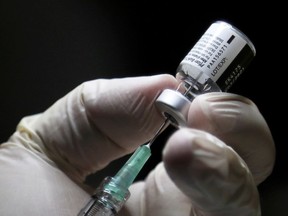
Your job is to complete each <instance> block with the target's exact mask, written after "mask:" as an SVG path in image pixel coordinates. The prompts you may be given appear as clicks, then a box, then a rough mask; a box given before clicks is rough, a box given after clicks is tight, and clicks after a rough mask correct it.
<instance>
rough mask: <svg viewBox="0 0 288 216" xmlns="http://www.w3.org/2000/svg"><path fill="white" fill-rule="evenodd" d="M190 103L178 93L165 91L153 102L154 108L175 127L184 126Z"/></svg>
mask: <svg viewBox="0 0 288 216" xmlns="http://www.w3.org/2000/svg"><path fill="white" fill-rule="evenodd" d="M190 104H191V101H189V100H188V99H187V98H186V97H185V96H184V95H182V94H181V93H180V92H178V91H175V90H170V89H165V90H164V91H163V92H162V93H161V94H160V95H159V97H158V98H157V99H156V101H155V105H156V107H157V108H158V109H159V110H161V112H162V114H163V115H164V116H165V117H168V118H169V120H170V121H171V123H172V124H174V125H175V126H177V127H179V126H185V125H186V122H187V119H186V118H187V116H188V111H189V107H190Z"/></svg>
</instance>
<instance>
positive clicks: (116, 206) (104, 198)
mask: <svg viewBox="0 0 288 216" xmlns="http://www.w3.org/2000/svg"><path fill="white" fill-rule="evenodd" d="M168 124H169V121H168V119H166V120H165V121H164V123H163V124H162V125H161V126H160V128H159V129H158V131H157V132H156V133H155V135H154V136H153V138H152V139H151V140H150V141H149V142H148V143H147V144H144V145H142V146H140V147H138V148H137V149H136V151H135V152H134V153H133V155H132V156H131V157H130V158H129V159H128V161H127V162H126V163H125V164H124V166H123V167H122V168H121V169H120V170H119V171H118V172H117V174H116V175H115V176H114V177H106V178H105V179H104V180H103V182H102V183H101V185H100V186H99V187H98V188H97V190H96V193H95V194H94V195H93V196H92V198H91V199H90V201H89V202H88V204H87V205H86V206H85V207H84V208H83V209H82V210H81V211H80V212H79V214H78V216H113V215H115V214H116V213H117V212H118V211H119V210H120V209H121V207H122V206H123V204H124V203H125V202H126V200H127V199H128V198H129V196H130V192H129V190H128V188H129V187H130V185H131V184H132V183H133V181H134V180H135V178H136V177H137V175H138V173H139V172H140V170H141V169H142V167H143V166H144V164H145V163H146V161H147V160H148V159H149V157H150V156H151V149H150V146H151V145H152V143H153V142H154V141H155V139H156V138H157V137H158V136H159V134H160V133H161V132H162V131H163V129H164V128H165V127H166V126H167V125H168Z"/></svg>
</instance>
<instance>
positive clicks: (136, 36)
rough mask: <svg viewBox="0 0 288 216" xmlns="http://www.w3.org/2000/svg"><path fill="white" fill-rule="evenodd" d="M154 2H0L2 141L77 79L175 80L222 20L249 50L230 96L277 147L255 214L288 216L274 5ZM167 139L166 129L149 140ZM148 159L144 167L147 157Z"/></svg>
mask: <svg viewBox="0 0 288 216" xmlns="http://www.w3.org/2000/svg"><path fill="white" fill-rule="evenodd" d="M155 2H156V1H154V3H149V2H148V1H146V2H144V1H142V2H140V1H139V2H129V1H128V2H122V1H121V2H118V1H105V3H103V1H80V0H79V1H75V0H71V1H68V0H58V1H56V0H34V1H32V0H26V1H22V0H0V80H1V84H0V99H1V108H0V119H1V130H0V141H1V142H4V141H5V140H7V138H8V137H9V136H10V135H11V134H12V133H13V131H14V130H15V127H16V125H17V123H18V122H19V120H20V119H21V118H22V117H23V116H26V115H30V114H34V113H38V112H42V111H44V110H45V109H46V108H47V107H48V106H50V105H51V104H52V103H53V102H55V101H56V100H57V99H59V98H60V97H62V96H64V95H65V94H66V93H68V92H69V91H71V90H72V89H73V88H75V87H76V86H77V85H79V84H81V83H82V82H84V81H87V80H91V79H96V78H114V77H125V76H139V75H154V74H159V73H170V74H173V75H174V74H175V70H176V67H177V66H178V64H179V62H180V61H181V60H182V58H183V57H184V56H185V55H186V54H187V52H188V51H189V50H190V49H191V48H192V46H193V45H194V44H195V42H196V41H197V40H198V39H199V37H200V36H201V35H202V34H203V33H204V31H205V30H206V29H207V28H208V26H209V25H210V24H211V23H212V22H214V21H215V20H219V19H220V20H226V21H228V22H230V23H231V24H233V25H235V26H236V27H237V28H239V29H240V30H242V31H243V32H244V33H245V34H246V35H247V36H248V37H249V38H250V39H251V40H252V42H253V43H254V45H255V47H256V50H257V54H256V58H255V59H254V60H253V62H252V63H251V65H250V67H249V68H248V69H247V70H246V71H245V73H244V74H243V75H242V76H241V77H240V78H239V80H238V81H237V82H236V83H235V85H234V86H233V87H232V88H231V89H230V91H231V92H234V93H238V94H241V95H244V96H246V97H248V98H250V99H252V100H253V101H254V102H255V103H256V104H257V105H258V107H259V109H260V111H261V112H262V114H263V115H264V117H265V118H266V120H267V122H268V124H269V126H270V128H271V131H272V134H273V137H274V140H275V144H276V147H277V161H276V165H275V169H274V171H273V173H272V175H271V176H270V177H269V178H268V179H267V180H266V181H265V182H264V183H262V184H261V185H260V186H259V191H260V194H261V202H262V208H263V216H282V215H287V210H288V205H287V204H288V201H287V197H286V193H287V192H288V178H287V175H286V171H287V161H288V159H287V158H288V157H287V156H286V154H287V153H288V151H287V147H286V139H285V138H286V137H285V135H286V134H285V132H286V130H285V131H284V129H287V125H286V122H287V115H286V112H285V111H286V109H285V108H286V107H285V105H284V103H287V102H286V95H285V96H284V93H285V92H287V90H284V89H286V87H285V85H286V81H285V79H284V78H283V77H284V76H286V74H285V73H286V70H287V69H286V68H287V67H286V66H285V65H286V64H287V61H286V60H285V55H284V54H283V51H285V49H284V46H285V36H284V34H283V31H284V30H283V27H284V25H283V23H284V18H283V17H281V13H280V12H279V8H281V6H280V5H277V7H278V9H277V8H276V9H275V8H273V5H275V4H270V5H264V3H261V4H262V5H261V9H260V8H259V7H258V6H257V7H255V8H253V7H251V5H250V4H249V2H248V3H245V2H239V3H237V2H234V3H233V5H231V2H223V1H222V2H214V3H213V2H203V1H202V2H198V1H197V2H196V1H195V2H193V1H191V2H186V1H176V2H171V3H170V4H169V3H161V2H156V3H155ZM265 7H266V8H267V10H265V9H263V8H265ZM271 14H274V15H273V16H272V15H271ZM286 133H287V132H286ZM166 136H169V130H168V131H167V133H164V134H163V135H161V137H160V138H159V140H158V141H157V142H159V143H160V142H161V143H163V141H165V139H166ZM159 155H160V153H159ZM159 155H158V157H160V156H159ZM154 158H157V154H155V157H154ZM149 163H150V164H148V165H147V166H148V167H151V168H152V166H153V163H154V161H151V162H149Z"/></svg>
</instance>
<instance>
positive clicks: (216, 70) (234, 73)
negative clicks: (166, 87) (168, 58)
mask: <svg viewBox="0 0 288 216" xmlns="http://www.w3.org/2000/svg"><path fill="white" fill-rule="evenodd" d="M249 42H250V41H248V39H247V38H246V37H245V36H244V35H243V34H242V33H241V32H240V31H239V30H237V29H235V28H233V27H232V26H231V25H229V24H227V23H225V22H215V23H213V24H212V25H211V26H210V27H209V28H208V29H207V31H206V32H205V33H204V34H203V35H202V37H201V38H200V39H199V40H198V42H197V43H196V44H195V46H194V47H193V48H192V49H191V50H190V52H189V53H188V54H187V55H186V57H185V58H184V59H183V60H182V62H181V63H180V64H188V65H191V66H192V67H193V68H195V70H194V71H188V74H189V75H190V76H192V77H194V76H195V72H196V71H198V72H203V73H205V74H206V75H208V77H209V78H210V79H212V80H213V81H214V82H216V83H217V84H218V85H219V86H220V87H221V89H222V90H224V91H227V90H228V89H229V88H230V86H231V85H232V84H233V83H234V81H235V80H236V79H237V78H238V77H239V75H240V74H241V73H242V72H243V71H244V69H245V68H246V66H247V64H248V63H250V60H251V59H252V58H253V57H254V55H255V50H253V48H254V47H253V45H252V43H249ZM198 72H196V73H198ZM190 73H191V74H190ZM201 79H202V80H201ZM205 79H207V78H205V76H202V77H201V78H200V80H198V82H200V83H204V82H205V81H206V80H205Z"/></svg>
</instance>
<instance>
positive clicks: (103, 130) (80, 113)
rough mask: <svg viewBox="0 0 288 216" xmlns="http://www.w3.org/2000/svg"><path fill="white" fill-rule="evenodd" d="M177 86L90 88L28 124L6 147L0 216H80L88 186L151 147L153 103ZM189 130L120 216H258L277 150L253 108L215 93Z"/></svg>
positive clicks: (108, 84)
mask: <svg viewBox="0 0 288 216" xmlns="http://www.w3.org/2000/svg"><path fill="white" fill-rule="evenodd" d="M176 86H177V81H176V79H175V78H174V77H172V76H170V75H158V76H151V77H138V78H123V79H112V80H104V79H99V80H94V81H89V82H85V83H83V84H82V85H80V86H78V87H77V88H76V89H74V90H73V91H71V92H70V93H69V94H67V95H66V96H65V97H63V98H61V99H60V100H58V101H57V102H56V103H55V104H54V105H52V106H51V107H50V108H49V109H47V110H46V111H45V112H44V113H40V114H36V115H33V116H28V117H25V118H23V119H22V120H21V122H20V123H19V125H18V127H17V130H16V132H15V133H14V134H13V135H12V136H11V138H10V139H9V140H8V141H7V142H6V143H4V144H2V145H1V146H0V171H1V173H2V174H1V175H0V194H1V196H0V197H1V198H0V215H43V216H45V215H49V216H50V215H67V216H68V215H69V216H70V215H77V213H78V212H79V211H80V209H81V208H82V207H83V206H84V205H85V204H86V203H87V201H88V200H89V199H90V194H89V193H90V192H91V191H90V190H89V189H88V188H86V187H85V186H84V185H83V184H82V182H83V181H84V180H85V177H86V176H87V175H89V174H90V173H93V172H96V171H97V170H100V169H102V168H104V167H105V166H106V165H107V164H109V162H111V161H112V160H114V159H116V158H119V157H121V156H123V155H125V154H128V153H131V152H132V151H134V150H135V149H136V148H137V147H138V146H139V145H141V144H143V143H145V142H147V141H148V140H149V139H150V138H151V137H152V136H153V134H154V133H155V132H156V130H157V129H158V127H159V126H160V125H161V123H162V122H163V117H162V116H161V114H160V112H158V110H156V108H155V106H154V104H153V102H154V100H155V99H156V97H157V95H158V94H159V93H160V92H161V91H162V90H163V89H166V88H172V89H175V87H176ZM188 122H189V128H182V129H179V130H178V131H177V132H176V133H175V134H173V135H172V136H171V138H170V139H169V141H168V143H167V145H166V147H165V149H164V152H163V163H160V164H159V165H158V166H157V167H156V168H155V169H154V170H153V171H151V173H150V174H149V176H148V177H147V179H146V180H145V181H143V182H139V183H135V184H133V185H132V187H131V190H130V191H131V197H130V199H129V200H128V202H127V205H126V206H125V207H124V208H123V209H122V211H121V212H120V215H131V216H132V215H135V216H136V215H137V216H138V215H157V216H158V215H159V216H161V215H165V216H166V215H185V216H186V215H187V216H188V215H207V216H208V215H221V216H223V215H232V214H234V215H257V214H258V215H259V214H260V213H259V211H260V207H259V197H258V193H257V184H258V183H259V182H261V181H263V180H264V179H265V178H266V177H267V176H268V175H269V174H270V173H271V171H272V168H273V164H274V143H273V139H272V136H271V134H270V131H269V128H268V126H267V124H266V122H265V120H264V118H263V117H262V115H261V114H260V112H259V110H258V109H257V107H256V106H255V105H254V104H253V103H252V102H251V101H249V100H248V99H246V98H243V97H241V96H238V95H233V94H228V93H210V94H206V95H202V96H199V97H197V98H196V99H195V100H194V101H193V103H192V104H191V108H190V112H189V121H188ZM192 128H193V129H192ZM152 156H153V155H152Z"/></svg>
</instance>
